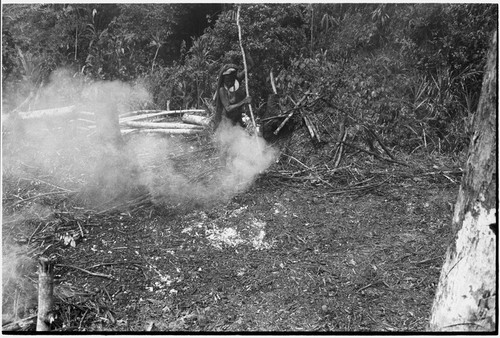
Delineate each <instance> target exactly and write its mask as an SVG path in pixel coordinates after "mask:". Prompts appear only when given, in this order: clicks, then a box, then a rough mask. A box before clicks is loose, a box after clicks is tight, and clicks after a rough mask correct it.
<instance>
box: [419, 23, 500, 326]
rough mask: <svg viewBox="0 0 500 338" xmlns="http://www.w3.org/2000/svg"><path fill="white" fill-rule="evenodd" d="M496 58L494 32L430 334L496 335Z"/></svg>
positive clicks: (433, 311) (434, 305)
mask: <svg viewBox="0 0 500 338" xmlns="http://www.w3.org/2000/svg"><path fill="white" fill-rule="evenodd" d="M496 53H497V34H496V33H495V34H494V37H493V42H492V45H491V47H490V51H489V55H488V62H487V66H486V70H485V74H484V79H483V88H482V92H481V99H480V101H479V105H478V109H477V112H476V115H475V117H474V130H475V132H474V135H473V137H472V139H471V143H470V145H469V155H468V159H467V167H466V168H467V169H466V174H465V175H464V177H463V179H462V184H461V187H460V191H459V194H458V200H457V203H456V205H455V213H454V216H453V221H452V225H453V231H454V233H455V239H454V243H452V244H451V245H450V247H449V248H448V251H447V253H446V261H445V263H444V265H443V268H442V270H441V276H440V279H439V284H438V287H437V292H436V296H435V298H434V304H433V306H432V315H431V319H430V325H429V328H430V330H432V331H494V330H496V297H497V295H496V273H497V271H496V264H497V261H496V234H497V219H496V212H497V210H496V200H497V192H496V183H497V155H496V154H497V147H496V131H497V123H496V116H497V54H496Z"/></svg>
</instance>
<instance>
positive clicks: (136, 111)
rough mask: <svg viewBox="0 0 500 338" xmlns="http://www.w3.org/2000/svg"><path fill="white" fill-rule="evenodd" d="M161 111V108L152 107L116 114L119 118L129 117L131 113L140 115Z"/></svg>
mask: <svg viewBox="0 0 500 338" xmlns="http://www.w3.org/2000/svg"><path fill="white" fill-rule="evenodd" d="M161 111H163V110H162V109H153V110H134V111H129V112H126V113H123V114H120V115H118V116H119V117H120V118H123V117H129V116H133V115H141V114H153V113H159V112H161Z"/></svg>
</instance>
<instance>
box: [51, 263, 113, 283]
mask: <svg viewBox="0 0 500 338" xmlns="http://www.w3.org/2000/svg"><path fill="white" fill-rule="evenodd" d="M56 266H61V267H65V268H71V269H76V270H80V271H82V272H85V273H86V274H89V275H91V276H94V277H102V278H107V279H113V280H116V278H115V277H113V276H110V275H105V274H102V273H98V272H91V271H89V270H86V269H82V268H79V267H77V266H73V265H65V264H57V265H56Z"/></svg>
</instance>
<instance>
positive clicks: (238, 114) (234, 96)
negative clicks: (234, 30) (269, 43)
mask: <svg viewBox="0 0 500 338" xmlns="http://www.w3.org/2000/svg"><path fill="white" fill-rule="evenodd" d="M248 63H249V70H250V69H251V68H252V67H253V64H254V63H253V60H252V58H251V57H250V55H249V56H248ZM244 78H245V72H244V71H243V70H242V71H240V72H238V67H237V66H236V65H234V64H226V65H224V66H223V67H222V69H221V70H220V72H219V78H218V81H217V92H216V94H215V105H216V111H215V117H214V129H215V130H217V129H218V128H219V126H220V125H229V126H236V125H239V126H241V127H242V128H245V123H244V122H243V114H244V110H243V106H244V105H245V104H250V103H251V102H252V98H251V97H250V96H247V95H246V93H245V87H244V86H243V85H242V81H243V80H244Z"/></svg>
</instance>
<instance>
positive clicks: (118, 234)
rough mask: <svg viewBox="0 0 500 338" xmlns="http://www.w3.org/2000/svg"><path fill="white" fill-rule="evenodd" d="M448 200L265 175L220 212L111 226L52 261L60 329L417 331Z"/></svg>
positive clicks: (444, 183)
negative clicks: (57, 278)
mask: <svg viewBox="0 0 500 338" xmlns="http://www.w3.org/2000/svg"><path fill="white" fill-rule="evenodd" d="M457 192H458V184H453V183H450V181H448V180H446V179H443V180H438V179H436V178H435V177H433V176H427V177H423V178H422V177H420V178H414V177H411V176H407V177H406V178H405V177H399V178H393V179H391V180H390V181H388V182H386V183H385V184H384V185H381V186H378V187H377V188H375V189H373V190H371V191H369V192H361V193H358V194H351V195H347V194H340V195H339V194H333V193H332V189H329V188H325V187H323V186H312V185H310V184H302V183H290V182H289V181H285V180H282V179H278V178H273V177H270V176H269V175H265V174H264V175H262V176H261V177H260V178H259V179H258V180H257V182H255V183H254V185H253V186H252V187H251V189H250V190H249V191H248V192H246V193H243V194H240V195H238V196H236V197H235V198H233V199H232V200H231V201H230V202H229V203H227V204H226V205H220V206H217V207H213V208H206V209H191V210H180V209H178V210H177V211H174V210H172V209H171V210H169V209H166V208H160V207H151V208H146V209H143V210H142V209H141V210H139V211H137V212H135V213H132V214H127V213H121V214H120V213H116V214H115V215H114V216H113V217H112V218H109V217H108V218H106V219H105V220H104V219H103V221H102V222H97V223H94V224H87V225H86V226H85V232H86V233H85V236H84V237H83V239H82V240H81V241H79V242H78V244H77V245H76V246H75V247H71V246H67V247H65V248H64V249H63V251H64V252H61V254H60V258H61V262H60V264H61V265H62V266H61V268H60V269H59V270H58V272H59V273H60V274H61V276H62V278H63V280H62V281H61V282H60V283H58V286H57V287H56V294H59V295H66V299H65V301H66V302H64V301H63V302H60V303H59V304H60V305H59V310H60V313H61V315H60V317H59V318H58V321H59V322H60V325H62V326H63V327H69V328H72V329H77V330H87V331H91V330H113V331H122V330H127V331H143V330H150V331H155V330H158V331H165V330H173V331H184V330H186V331H224V332H227V331H302V330H304V331H422V330H425V328H426V323H427V321H428V317H429V315H430V307H431V304H432V299H433V296H434V292H435V286H436V283H437V281H438V277H439V271H440V267H441V265H442V262H443V258H444V253H445V250H446V246H447V244H448V242H449V240H450V220H451V212H452V205H453V204H454V203H455V199H456V194H457ZM75 267H80V268H83V269H85V270H86V271H82V270H78V269H75ZM89 272H90V273H92V274H93V275H92V274H90V273H89ZM62 298H63V299H64V297H62Z"/></svg>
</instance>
